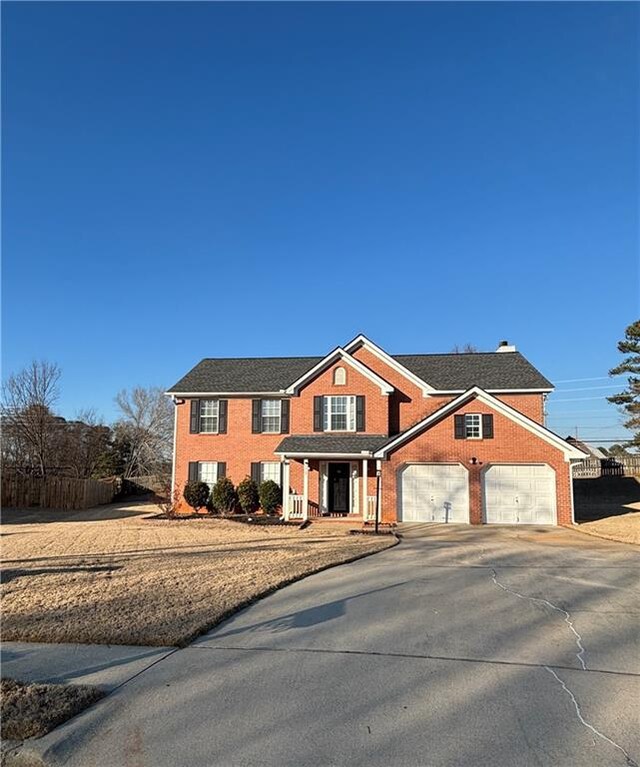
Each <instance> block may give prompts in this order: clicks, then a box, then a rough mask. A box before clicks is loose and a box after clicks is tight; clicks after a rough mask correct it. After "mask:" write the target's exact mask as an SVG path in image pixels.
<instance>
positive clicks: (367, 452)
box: [274, 450, 373, 463]
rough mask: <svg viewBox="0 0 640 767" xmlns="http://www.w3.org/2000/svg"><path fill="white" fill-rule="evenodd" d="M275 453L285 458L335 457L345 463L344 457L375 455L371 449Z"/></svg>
mask: <svg viewBox="0 0 640 767" xmlns="http://www.w3.org/2000/svg"><path fill="white" fill-rule="evenodd" d="M274 455H280V456H282V457H283V458H326V459H327V460H328V461H331V460H333V459H334V458H335V459H336V460H337V461H340V463H344V459H351V460H353V459H358V460H360V459H362V458H363V457H364V456H366V457H367V458H371V457H372V456H373V452H372V451H371V450H361V451H360V452H359V453H309V452H302V453H300V452H298V453H291V452H289V451H286V452H284V453H281V452H275V453H274Z"/></svg>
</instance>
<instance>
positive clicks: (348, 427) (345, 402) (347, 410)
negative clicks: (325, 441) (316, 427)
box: [324, 395, 356, 431]
mask: <svg viewBox="0 0 640 767" xmlns="http://www.w3.org/2000/svg"><path fill="white" fill-rule="evenodd" d="M324 430H325V431H355V430H356V398H355V396H353V395H340V396H334V397H325V398H324Z"/></svg>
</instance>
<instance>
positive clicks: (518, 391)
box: [431, 389, 554, 396]
mask: <svg viewBox="0 0 640 767" xmlns="http://www.w3.org/2000/svg"><path fill="white" fill-rule="evenodd" d="M465 391H466V389H434V390H433V391H432V392H431V394H433V395H434V396H435V395H442V394H464V393H465ZM483 391H485V392H487V394H549V393H550V392H552V391H554V389H483Z"/></svg>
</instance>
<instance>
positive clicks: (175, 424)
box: [170, 397, 178, 503]
mask: <svg viewBox="0 0 640 767" xmlns="http://www.w3.org/2000/svg"><path fill="white" fill-rule="evenodd" d="M171 399H172V400H173V457H172V459H171V499H170V502H171V503H173V497H174V495H175V493H176V444H177V442H178V403H177V402H176V398H175V397H172V398H171Z"/></svg>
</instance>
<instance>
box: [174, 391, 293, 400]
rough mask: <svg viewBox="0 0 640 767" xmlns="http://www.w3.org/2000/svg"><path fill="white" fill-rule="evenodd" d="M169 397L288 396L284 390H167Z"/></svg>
mask: <svg viewBox="0 0 640 767" xmlns="http://www.w3.org/2000/svg"><path fill="white" fill-rule="evenodd" d="M165 394H166V395H167V396H169V397H282V398H285V399H286V398H287V394H286V393H285V392H284V391H191V392H184V391H181V392H176V391H166V392H165Z"/></svg>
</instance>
